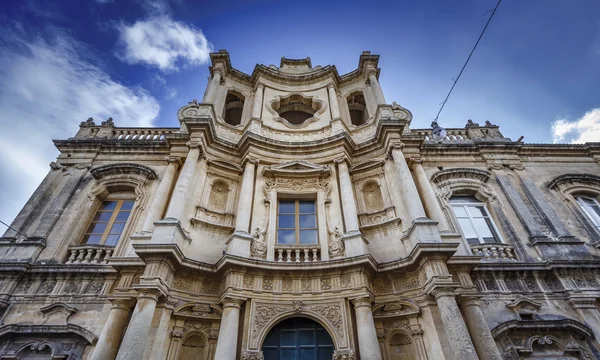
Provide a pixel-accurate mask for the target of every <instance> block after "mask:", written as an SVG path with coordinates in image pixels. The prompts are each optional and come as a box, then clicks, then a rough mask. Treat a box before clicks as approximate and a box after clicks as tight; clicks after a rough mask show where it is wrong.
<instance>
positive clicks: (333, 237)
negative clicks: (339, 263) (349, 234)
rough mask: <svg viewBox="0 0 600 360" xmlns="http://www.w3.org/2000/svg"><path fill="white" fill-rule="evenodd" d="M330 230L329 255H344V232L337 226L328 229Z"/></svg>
mask: <svg viewBox="0 0 600 360" xmlns="http://www.w3.org/2000/svg"><path fill="white" fill-rule="evenodd" d="M327 230H328V232H329V255H331V257H336V256H342V255H344V241H343V240H342V236H343V235H342V232H341V231H340V229H339V228H338V227H337V226H335V227H333V229H327Z"/></svg>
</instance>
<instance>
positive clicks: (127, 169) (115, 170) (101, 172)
mask: <svg viewBox="0 0 600 360" xmlns="http://www.w3.org/2000/svg"><path fill="white" fill-rule="evenodd" d="M90 173H91V174H92V176H93V177H94V179H96V180H100V179H102V178H104V177H107V176H110V175H137V176H141V177H142V178H145V179H146V180H155V179H156V178H157V176H156V173H155V172H154V170H152V169H150V168H149V167H147V166H144V165H140V164H110V165H102V166H98V167H96V168H93V169H92V170H90Z"/></svg>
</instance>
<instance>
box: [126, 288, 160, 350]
mask: <svg viewBox="0 0 600 360" xmlns="http://www.w3.org/2000/svg"><path fill="white" fill-rule="evenodd" d="M158 297H159V294H158V293H156V292H153V291H143V292H142V293H140V295H139V296H138V298H137V303H136V304H135V309H134V310H133V315H132V316H131V320H129V325H128V326H127V331H126V332H125V337H123V342H122V343H121V347H120V349H119V353H118V354H117V360H141V359H142V358H143V357H144V349H145V348H146V344H147V343H148V333H149V331H150V326H152V318H153V317H154V310H155V309H156V303H157V302H158Z"/></svg>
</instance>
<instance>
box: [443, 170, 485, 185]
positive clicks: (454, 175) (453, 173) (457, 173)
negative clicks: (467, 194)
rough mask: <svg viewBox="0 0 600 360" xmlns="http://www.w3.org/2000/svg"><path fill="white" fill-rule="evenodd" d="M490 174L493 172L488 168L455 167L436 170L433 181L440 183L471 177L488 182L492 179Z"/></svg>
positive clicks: (471, 178)
mask: <svg viewBox="0 0 600 360" xmlns="http://www.w3.org/2000/svg"><path fill="white" fill-rule="evenodd" d="M490 176H492V173H490V172H489V171H487V170H481V169H474V168H454V169H446V170H441V171H438V172H436V173H435V174H433V176H432V177H431V181H433V182H434V183H435V184H440V183H443V182H446V181H448V180H462V179H470V180H477V181H480V182H482V183H486V182H487V181H488V180H489V179H490Z"/></svg>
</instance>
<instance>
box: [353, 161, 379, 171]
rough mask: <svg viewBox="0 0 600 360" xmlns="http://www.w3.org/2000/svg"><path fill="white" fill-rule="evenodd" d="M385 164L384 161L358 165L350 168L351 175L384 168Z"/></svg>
mask: <svg viewBox="0 0 600 360" xmlns="http://www.w3.org/2000/svg"><path fill="white" fill-rule="evenodd" d="M384 164H385V161H383V160H367V161H363V162H361V163H360V164H356V165H354V166H352V167H351V168H350V173H354V172H361V171H366V170H371V169H376V168H379V167H382V166H383V165H384Z"/></svg>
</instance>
